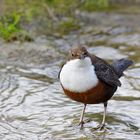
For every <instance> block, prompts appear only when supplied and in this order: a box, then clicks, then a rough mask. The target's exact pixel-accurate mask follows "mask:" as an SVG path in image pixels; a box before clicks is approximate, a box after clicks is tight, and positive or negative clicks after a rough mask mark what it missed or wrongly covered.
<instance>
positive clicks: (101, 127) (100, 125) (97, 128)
mask: <svg viewBox="0 0 140 140" xmlns="http://www.w3.org/2000/svg"><path fill="white" fill-rule="evenodd" d="M104 128H105V124H104V123H101V124H99V125H98V126H97V127H96V128H95V130H100V131H101V130H103V129H104Z"/></svg>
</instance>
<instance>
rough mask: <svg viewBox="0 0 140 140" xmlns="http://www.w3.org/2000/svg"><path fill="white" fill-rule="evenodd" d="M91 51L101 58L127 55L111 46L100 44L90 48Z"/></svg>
mask: <svg viewBox="0 0 140 140" xmlns="http://www.w3.org/2000/svg"><path fill="white" fill-rule="evenodd" d="M89 51H90V52H92V53H93V54H95V55H97V56H99V57H101V58H104V59H108V60H113V59H121V58H126V57H127V56H126V55H124V54H122V53H121V52H119V50H117V49H114V48H111V47H104V46H98V47H94V48H89Z"/></svg>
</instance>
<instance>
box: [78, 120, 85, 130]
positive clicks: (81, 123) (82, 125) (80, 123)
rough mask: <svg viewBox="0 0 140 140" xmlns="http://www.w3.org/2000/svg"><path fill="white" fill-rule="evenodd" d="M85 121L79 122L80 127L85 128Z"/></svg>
mask: <svg viewBox="0 0 140 140" xmlns="http://www.w3.org/2000/svg"><path fill="white" fill-rule="evenodd" d="M84 123H85V122H84V121H80V122H79V124H78V126H80V129H83V127H84Z"/></svg>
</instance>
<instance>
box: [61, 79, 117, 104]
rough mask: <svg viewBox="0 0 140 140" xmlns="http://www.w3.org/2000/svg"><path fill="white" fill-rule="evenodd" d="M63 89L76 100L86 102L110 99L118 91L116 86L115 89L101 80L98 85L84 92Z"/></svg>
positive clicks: (100, 101)
mask: <svg viewBox="0 0 140 140" xmlns="http://www.w3.org/2000/svg"><path fill="white" fill-rule="evenodd" d="M62 87H63V86H62ZM63 90H64V92H65V94H66V95H67V96H68V97H69V98H71V99H73V100H75V101H78V102H82V103H85V104H98V103H103V102H106V101H107V100H109V99H110V98H111V97H112V95H113V94H114V92H115V91H116V88H115V89H114V88H113V87H111V86H109V85H107V84H105V83H103V82H101V81H100V82H99V83H98V85H97V86H96V87H94V88H92V89H90V90H88V91H86V92H83V93H78V92H77V93H76V92H72V91H69V90H67V89H65V88H64V87H63Z"/></svg>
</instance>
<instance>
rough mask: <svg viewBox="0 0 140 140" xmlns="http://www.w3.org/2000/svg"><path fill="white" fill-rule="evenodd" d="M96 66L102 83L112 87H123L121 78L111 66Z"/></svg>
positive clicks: (98, 64)
mask: <svg viewBox="0 0 140 140" xmlns="http://www.w3.org/2000/svg"><path fill="white" fill-rule="evenodd" d="M94 66H95V72H96V74H97V77H98V78H99V79H100V80H101V81H103V82H105V83H106V84H109V85H111V86H121V82H120V81H119V77H118V76H117V74H116V73H115V72H114V71H113V69H112V68H111V67H110V66H109V65H106V64H100V63H97V64H95V65H94Z"/></svg>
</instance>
